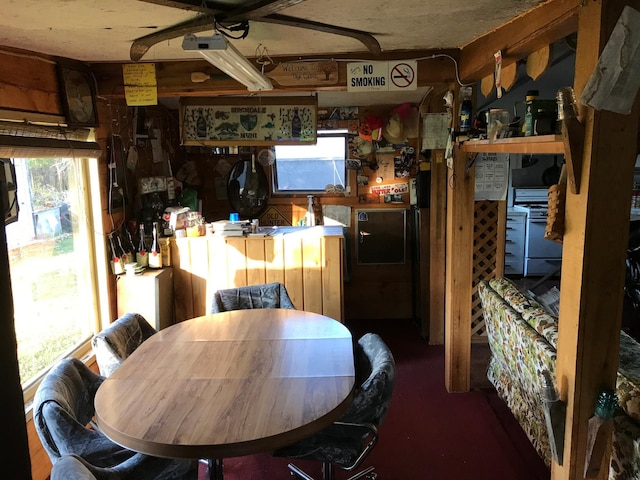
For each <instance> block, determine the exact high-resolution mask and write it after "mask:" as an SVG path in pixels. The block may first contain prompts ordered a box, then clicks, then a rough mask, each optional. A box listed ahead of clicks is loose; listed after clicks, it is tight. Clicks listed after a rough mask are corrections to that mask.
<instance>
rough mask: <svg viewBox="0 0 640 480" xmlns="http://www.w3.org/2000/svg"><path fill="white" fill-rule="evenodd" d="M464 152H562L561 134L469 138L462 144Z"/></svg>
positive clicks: (461, 148) (461, 147)
mask: <svg viewBox="0 0 640 480" xmlns="http://www.w3.org/2000/svg"><path fill="white" fill-rule="evenodd" d="M460 150H462V151H463V152H469V153H471V152H480V153H562V154H564V143H563V142H562V136H561V135H536V136H533V137H513V138H502V139H500V140H493V141H491V140H467V141H466V142H464V143H462V144H461V145H460Z"/></svg>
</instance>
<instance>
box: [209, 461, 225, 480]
mask: <svg viewBox="0 0 640 480" xmlns="http://www.w3.org/2000/svg"><path fill="white" fill-rule="evenodd" d="M206 473H207V477H206V478H208V479H209V480H223V478H224V475H223V473H222V459H220V458H216V459H213V460H211V459H209V460H207V472H206Z"/></svg>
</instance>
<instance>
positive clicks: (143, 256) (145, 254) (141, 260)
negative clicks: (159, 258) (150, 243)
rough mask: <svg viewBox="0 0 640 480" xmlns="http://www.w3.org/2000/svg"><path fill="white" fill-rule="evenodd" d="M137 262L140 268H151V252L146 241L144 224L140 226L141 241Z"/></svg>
mask: <svg viewBox="0 0 640 480" xmlns="http://www.w3.org/2000/svg"><path fill="white" fill-rule="evenodd" d="M136 262H138V266H140V267H147V266H149V251H148V250H147V244H146V242H145V241H144V223H141V224H140V241H139V242H138V251H137V252H136Z"/></svg>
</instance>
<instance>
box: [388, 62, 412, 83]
mask: <svg viewBox="0 0 640 480" xmlns="http://www.w3.org/2000/svg"><path fill="white" fill-rule="evenodd" d="M414 76H415V73H414V71H413V68H412V67H411V66H410V65H407V64H406V63H399V64H397V65H396V66H394V67H393V69H392V70H391V81H392V82H393V84H394V85H395V86H396V87H398V88H403V87H408V86H409V85H411V84H412V83H413V79H414Z"/></svg>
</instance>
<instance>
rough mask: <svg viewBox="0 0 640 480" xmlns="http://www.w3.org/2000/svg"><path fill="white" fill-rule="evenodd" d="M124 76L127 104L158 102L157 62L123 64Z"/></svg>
mask: <svg viewBox="0 0 640 480" xmlns="http://www.w3.org/2000/svg"><path fill="white" fill-rule="evenodd" d="M122 77H123V80H124V95H125V99H126V101H127V105H129V106H131V107H135V106H145V105H157V104H158V88H157V83H156V65H155V63H128V64H125V65H122Z"/></svg>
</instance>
